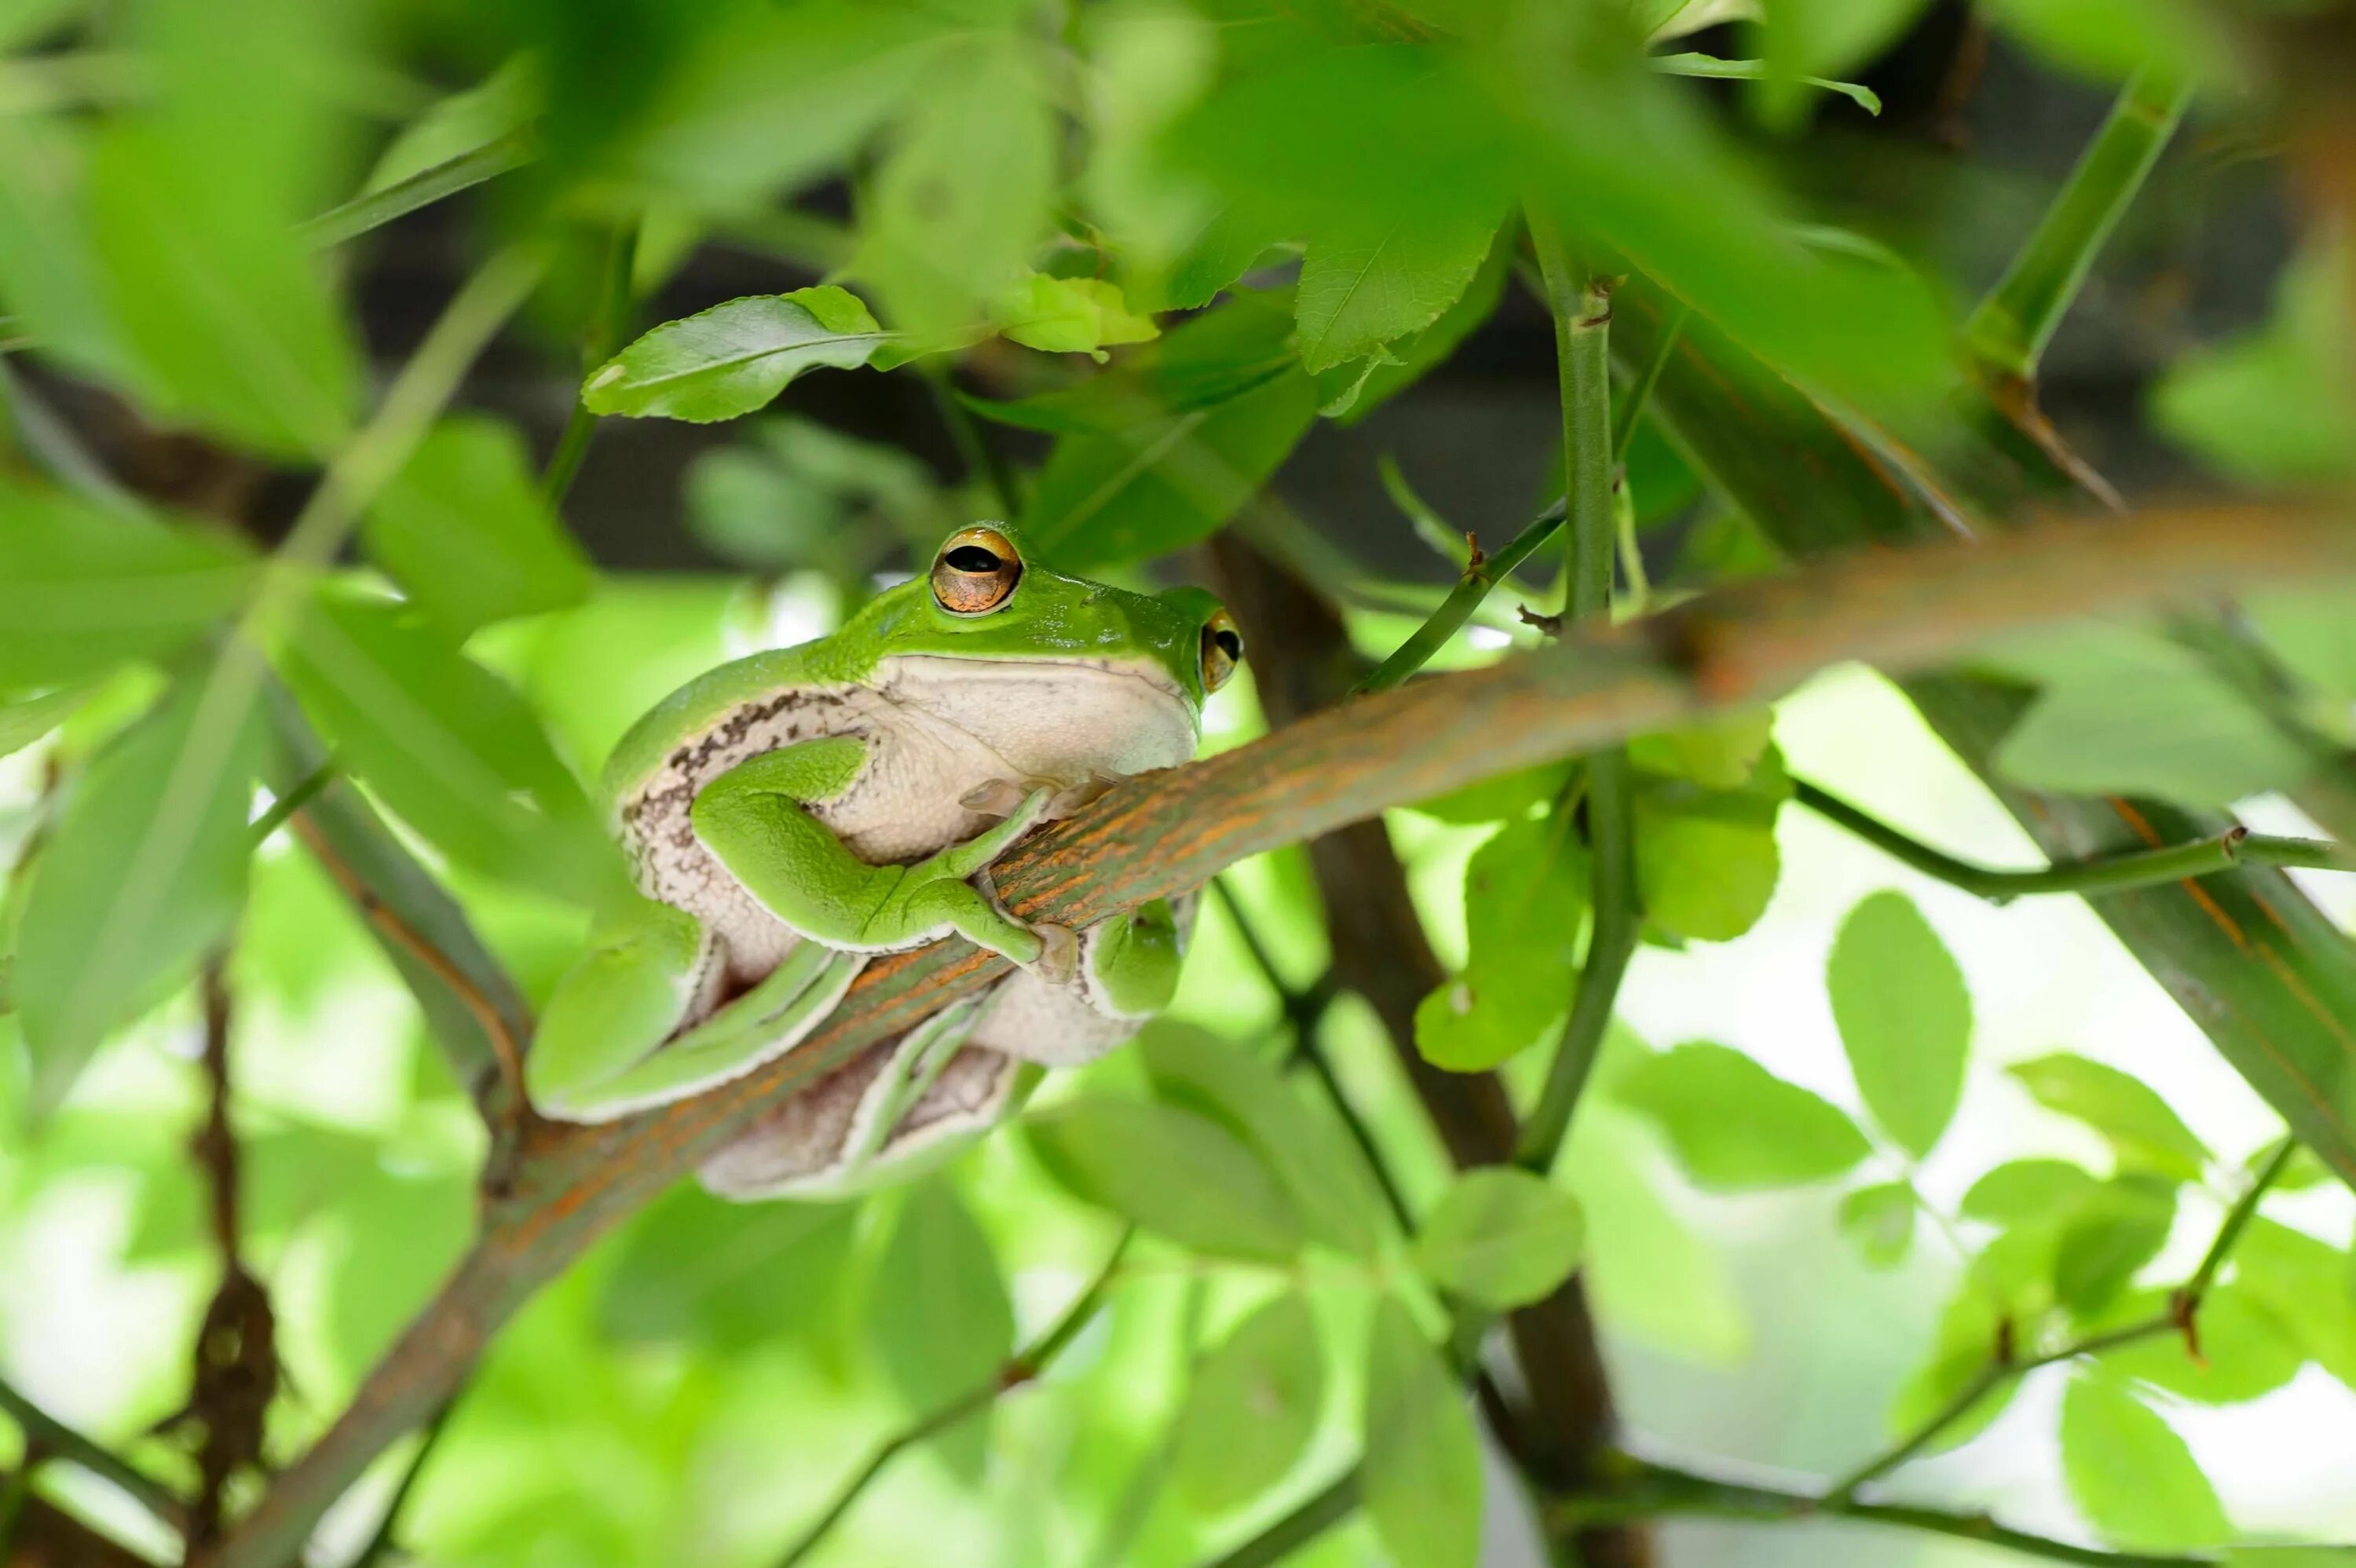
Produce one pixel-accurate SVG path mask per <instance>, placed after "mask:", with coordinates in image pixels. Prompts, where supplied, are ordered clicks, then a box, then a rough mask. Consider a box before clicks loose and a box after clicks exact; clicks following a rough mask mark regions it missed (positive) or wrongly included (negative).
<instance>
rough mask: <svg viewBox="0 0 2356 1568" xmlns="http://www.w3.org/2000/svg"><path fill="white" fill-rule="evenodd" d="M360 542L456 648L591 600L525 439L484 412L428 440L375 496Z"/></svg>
mask: <svg viewBox="0 0 2356 1568" xmlns="http://www.w3.org/2000/svg"><path fill="white" fill-rule="evenodd" d="M363 537H364V538H365V539H367V541H368V547H369V553H370V554H371V555H373V556H374V557H375V558H376V560H377V563H378V564H379V565H380V566H382V567H383V568H384V569H385V571H388V572H390V573H391V575H392V577H393V579H394V581H398V582H399V583H400V584H401V586H402V592H404V593H405V594H407V596H408V597H409V599H410V601H411V602H412V603H414V604H416V605H417V606H418V607H419V609H420V610H422V611H423V613H425V614H426V616H427V617H428V618H430V619H431V620H432V621H433V622H434V624H435V625H436V626H437V627H438V628H439V629H441V630H442V631H443V632H444V634H446V635H448V636H450V637H451V639H452V640H453V641H463V640H464V639H465V638H466V635H467V634H469V633H471V632H473V631H474V630H475V629H476V628H477V627H479V626H483V625H487V624H489V623H491V622H493V621H503V620H507V619H509V618H511V617H513V616H518V615H534V614H539V613H542V612H544V611H549V610H556V609H562V607H564V606H565V605H568V604H576V603H580V602H581V600H582V599H583V598H584V597H585V596H586V595H587V593H588V592H589V581H590V577H589V563H588V561H587V560H585V559H584V557H583V556H582V554H581V550H580V548H579V547H578V546H576V545H575V544H573V540H572V539H570V538H569V537H568V536H567V535H566V534H565V533H564V531H563V528H562V526H561V525H560V524H559V523H558V522H557V520H556V514H555V512H554V510H553V509H552V507H550V506H549V505H548V503H547V501H546V500H545V499H544V498H542V496H541V493H540V485H539V482H538V480H537V479H536V478H535V477H534V475H533V474H532V470H531V463H530V453H527V452H526V450H525V448H524V444H523V438H522V436H521V435H519V433H518V432H516V430H515V428H514V427H513V426H511V425H509V424H507V423H505V422H503V421H498V420H493V419H489V418H486V417H484V416H482V415H479V414H457V415H453V416H451V417H449V418H447V419H444V421H442V422H441V423H440V424H437V425H436V426H434V429H433V430H431V431H430V432H427V433H426V436H425V438H424V440H423V441H422V442H420V443H418V446H417V450H416V451H415V452H414V453H412V454H411V456H410V459H409V461H408V463H406V464H403V465H402V470H401V472H400V473H399V474H398V475H395V476H394V477H393V479H392V480H391V483H390V484H388V485H386V486H385V488H384V492H383V494H382V495H380V496H378V497H377V502H376V506H375V507H373V508H372V509H371V510H370V512H369V519H368V523H367V526H366V528H365V530H364V536H363Z"/></svg>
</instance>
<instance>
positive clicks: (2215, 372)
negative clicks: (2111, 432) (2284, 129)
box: [2151, 240, 2356, 485]
mask: <svg viewBox="0 0 2356 1568" xmlns="http://www.w3.org/2000/svg"><path fill="white" fill-rule="evenodd" d="M2349 258H2350V247H2349V245H2348V244H2347V243H2346V242H2345V241H2344V240H2343V241H2340V242H2337V243H2324V244H2318V245H2311V246H2310V247H2309V248H2308V250H2306V251H2302V252H2301V253H2300V254H2299V255H2298V256H2297V257H2296V258H2295V259H2294V260H2293V261H2292V262H2291V263H2290V265H2289V266H2288V267H2287V268H2286V269H2285V271H2284V272H2283V275H2282V280H2281V283H2279V285H2278V286H2277V288H2276V301H2275V314H2274V317H2273V319H2272V320H2271V321H2269V322H2268V323H2267V324H2266V325H2265V326H2264V327H2263V328H2261V329H2260V330H2259V331H2257V332H2255V333H2253V334H2250V335H2248V336H2243V337H2239V338H2235V339H2233V340H2231V341H2229V342H2227V343H2224V344H2222V345H2221V346H2218V347H2211V348H2206V349H2197V350H2195V351H2194V352H2192V353H2190V354H2188V355H2186V356H2184V357H2182V358H2180V359H2179V360H2178V361H2177V362H2176V363H2175V364H2174V365H2173V366H2171V367H2170V368H2169V371H2168V373H2167V375H2166V376H2165V377H2164V378H2163V379H2161V381H2160V383H2159V386H2158V389H2156V390H2155V391H2154V392H2153V394H2152V408H2151V412H2152V421H2153V422H2154V423H2155V424H2157V425H2158V427H2159V428H2160V430H2161V431H2162V432H2164V433H2166V434H2167V435H2168V437H2169V439H2170V440H2172V441H2174V442H2175V443H2177V444H2178V445H2179V446H2182V447H2185V448H2186V449H2188V450H2190V452H2192V453H2194V454H2195V455H2197V456H2199V457H2200V458H2201V461H2202V462H2204V463H2207V464H2209V465H2210V466H2211V467H2212V468H2214V469H2216V470H2217V471H2218V472H2219V473H2221V474H2223V475H2227V476H2228V477H2231V478H2234V479H2239V480H2242V481H2244V482H2245V483H2250V484H2257V485H2283V484H2293V485H2296V484H2313V483H2319V482H2327V481H2329V480H2334V479H2340V478H2344V477H2346V476H2347V475H2349V474H2350V473H2351V468H2356V455H2351V454H2356V377H2351V373H2350V370H2349V368H2348V363H2347V359H2346V357H2344V356H2343V355H2340V354H2339V353H2337V352H2335V351H2334V349H2333V345H2335V344H2340V343H2344V342H2346V341H2347V337H2348V323H2349V320H2350V312H2349V306H2348V303H2347V302H2348V285H2349V273H2350V270H2351V261H2350V259H2349Z"/></svg>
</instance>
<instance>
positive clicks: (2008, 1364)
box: [1823, 1137, 2297, 1509]
mask: <svg viewBox="0 0 2356 1568" xmlns="http://www.w3.org/2000/svg"><path fill="white" fill-rule="evenodd" d="M2296 1147H2297V1140H2296V1139H2293V1138H2287V1137H2286V1138H2285V1139H2283V1141H2282V1142H2281V1144H2280V1145H2278V1146H2277V1147H2276V1149H2275V1151H2274V1152H2273V1154H2272V1155H2270V1156H2269V1157H2267V1160H2266V1162H2265V1165H2264V1166H2262V1167H2260V1168H2259V1170H2258V1172H2257V1174H2256V1175H2255V1176H2254V1177H2252V1178H2251V1179H2250V1185H2249V1186H2248V1187H2247V1188H2246V1189H2244V1191H2243V1193H2242V1195H2241V1197H2240V1198H2238V1199H2236V1200H2234V1202H2233V1207H2232V1208H2231V1209H2229V1210H2227V1211H2225V1218H2224V1219H2223V1220H2222V1221H2221V1222H2220V1223H2219V1224H2218V1227H2217V1233H2216V1235H2215V1236H2214V1237H2213V1238H2212V1239H2211V1241H2210V1243H2209V1250H2208V1251H2207V1252H2206V1253H2203V1254H2202V1255H2201V1263H2200V1265H2199V1266H2198V1267H2197V1268H2195V1269H2194V1270H2193V1271H2192V1273H2191V1274H2190V1275H2188V1276H2187V1277H2186V1279H2185V1282H2184V1284H2183V1285H2180V1286H2179V1287H2178V1288H2177V1289H2176V1290H2175V1291H2174V1292H2173V1293H2172V1294H2171V1295H2170V1296H2169V1305H2168V1309H2167V1310H2166V1311H2164V1312H2161V1313H2158V1315H2156V1316H2154V1317H2147V1318H2144V1319H2142V1320H2140V1321H2137V1322H2135V1323H2130V1324H2127V1325H2126V1326H2125V1327H2123V1328H2109V1329H2105V1330H2104V1331H2103V1332H2102V1333H2099V1334H2090V1335H2086V1336H2084V1337H2083V1338H2081V1339H2072V1341H2070V1342H2069V1343H2068V1344H2066V1345H2062V1346H2060V1347H2059V1348H2057V1349H2051V1350H2048V1351H2045V1352H2043V1353H2042V1354H2040V1355H2035V1356H2030V1357H2029V1358H2027V1359H2025V1360H2023V1359H2019V1358H2016V1357H2014V1356H2012V1355H2010V1354H2008V1353H2006V1352H2005V1349H2004V1347H2003V1346H2002V1345H2001V1344H2000V1345H1999V1347H1998V1353H1997V1355H1995V1356H1993V1357H1991V1358H1990V1359H1989V1361H1988V1364H1987V1366H1985V1367H1983V1368H1982V1369H1980V1371H1979V1373H1978V1375H1976V1377H1974V1378H1973V1380H1972V1381H1970V1382H1968V1383H1966V1384H1965V1385H1964V1387H1963V1388H1962V1389H1961V1390H1960V1391H1958V1392H1956V1394H1955V1396H1954V1398H1953V1399H1951V1400H1949V1401H1948V1402H1947V1403H1946V1404H1945V1405H1944V1406H1943V1407H1941V1408H1940V1409H1939V1410H1938V1411H1937V1412H1936V1413H1934V1414H1933V1415H1932V1417H1931V1418H1930V1419H1929V1420H1928V1421H1925V1422H1924V1423H1923V1424H1922V1425H1921V1426H1918V1427H1916V1428H1915V1429H1914V1430H1913V1431H1912V1433H1909V1434H1908V1435H1906V1436H1905V1437H1903V1438H1901V1440H1900V1441H1899V1442H1898V1443H1897V1444H1896V1445H1893V1446H1891V1447H1890V1448H1889V1449H1887V1450H1885V1451H1884V1452H1882V1453H1880V1454H1878V1455H1876V1456H1874V1457H1872V1458H1871V1459H1869V1460H1867V1461H1866V1462H1865V1463H1864V1464H1862V1465H1860V1466H1858V1467H1857V1468H1856V1469H1854V1470H1852V1471H1850V1472H1849V1473H1848V1474H1847V1475H1846V1476H1843V1477H1841V1478H1840V1479H1838V1480H1837V1481H1835V1482H1834V1483H1833V1484H1832V1485H1831V1486H1830V1487H1829V1488H1826V1492H1825V1498H1824V1503H1823V1506H1824V1507H1825V1508H1826V1509H1835V1508H1836V1507H1837V1505H1840V1504H1845V1503H1847V1502H1848V1501H1849V1500H1850V1499H1853V1498H1854V1497H1855V1496H1856V1494H1857V1490H1858V1488H1859V1487H1862V1486H1865V1485H1867V1484H1869V1483H1870V1482H1873V1481H1877V1480H1879V1479H1880V1478H1881V1477H1884V1476H1886V1475H1888V1474H1890V1472H1891V1471H1892V1470H1895V1469H1897V1468H1898V1467H1900V1466H1901V1465H1903V1464H1905V1463H1906V1462H1907V1461H1908V1460H1910V1459H1912V1458H1913V1457H1914V1456H1916V1455H1918V1454H1920V1453H1922V1451H1923V1450H1924V1449H1926V1448H1928V1447H1929V1446H1931V1445H1932V1444H1933V1443H1935V1442H1937V1441H1938V1439H1939V1437H1940V1435H1942V1434H1943V1433H1944V1432H1946V1431H1947V1430H1948V1429H1950V1428H1951V1427H1953V1426H1954V1424H1955V1423H1957V1422H1959V1421H1961V1420H1962V1419H1963V1418H1964V1417H1965V1416H1966V1415H1968V1414H1970V1413H1971V1412H1972V1410H1973V1408H1974V1407H1975V1406H1976V1405H1977V1404H1978V1403H1980V1401H1981V1400H1982V1399H1985V1398H1986V1397H1987V1395H1988V1394H1990V1393H1992V1392H1995V1391H1996V1390H1997V1389H1998V1388H2001V1387H2003V1386H2004V1385H2005V1384H2007V1383H2009V1382H2012V1381H2016V1380H2018V1379H2020V1378H2024V1377H2027V1376H2028V1375H2029V1373H2031V1372H2033V1371H2038V1370H2039V1369H2040V1368H2042V1367H2050V1366H2052V1365H2053V1364H2054V1363H2056V1362H2058V1361H2068V1360H2076V1359H2077V1358H2079V1357H2081V1356H2098V1355H2100V1354H2102V1353H2103V1352H2104V1351H2105V1350H2115V1349H2119V1348H2120V1347H2121V1346H2125V1345H2133V1344H2137V1343H2139V1342H2141V1341H2143V1340H2145V1339H2155V1338H2157V1337H2158V1336H2159V1335H2162V1334H2167V1333H2169V1332H2176V1333H2181V1334H2183V1335H2184V1336H2186V1338H2187V1339H2191V1338H2192V1337H2193V1336H2194V1335H2195V1333H2196V1332H2197V1329H2196V1327H2195V1325H2196V1324H2197V1322H2198V1317H2199V1314H2200V1310H2201V1301H2202V1300H2203V1298H2204V1297H2206V1296H2207V1295H2208V1292H2209V1286H2210V1285H2211V1282H2212V1281H2214V1280H2215V1279H2216V1277H2217V1271H2218V1270H2219V1269H2220V1268H2222V1267H2223V1266H2224V1263H2225V1259H2226V1257H2227V1255H2228V1254H2230V1253H2232V1251H2233V1243H2235V1242H2237V1241H2239V1240H2240V1239H2241V1235H2242V1232H2243V1231H2244V1228H2246V1227H2247V1226H2248V1224H2249V1222H2250V1218H2251V1216H2252V1215H2254V1214H2255V1213H2256V1212H2257V1208H2258V1200H2260V1199H2261V1198H2264V1197H2265V1195H2266V1190H2267V1189H2269V1188H2271V1187H2272V1186H2273V1185H2274V1184H2275V1181H2276V1179H2277V1178H2278V1177H2280V1176H2281V1175H2282V1172H2283V1168H2284V1167H2285V1166H2286V1165H2287V1164H2288V1163H2289V1162H2290V1157H2291V1153H2292V1151H2293V1150H2294V1149H2295V1148H2296Z"/></svg>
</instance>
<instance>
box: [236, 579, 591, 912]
mask: <svg viewBox="0 0 2356 1568" xmlns="http://www.w3.org/2000/svg"><path fill="white" fill-rule="evenodd" d="M280 668H281V670H282V672H283V673H284V676H285V677H286V681H287V684H288V685H289V686H291V687H293V688H295V695H296V696H297V697H299V698H300V699H302V701H303V706H304V708H305V709H306V710H308V712H309V713H310V715H311V717H312V719H313V720H314V721H315V722H316V723H317V724H318V726H319V727H320V729H321V730H323V731H326V732H327V735H328V736H329V738H330V739H331V740H332V741H334V742H335V746H336V752H337V761H338V763H339V764H341V765H342V767H343V768H344V769H345V770H346V771H347V772H348V773H351V774H352V775H353V776H354V777H356V778H358V779H359V780H360V781H361V782H362V783H364V784H367V785H368V786H369V789H371V790H372V791H374V792H375V793H376V794H377V795H378V796H379V797H380V798H381V799H382V800H383V802H384V804H385V805H388V806H390V807H391V809H392V810H393V811H394V812H395V813H396V814H398V815H399V816H401V817H402V820H403V821H405V822H407V823H408V824H409V826H410V827H413V828H415V829H416V830H417V831H418V833H420V834H421V835H423V837H425V838H426V839H427V840H429V841H430V842H432V843H433V844H434V846H435V847H436V848H440V849H441V850H442V851H443V852H444V853H445V854H447V855H449V856H450V857H452V858H453V859H456V860H459V861H462V862H464V863H465V864H466V865H468V866H470V867H473V868H474V869H477V870H478V871H480V872H482V873H483V874H484V875H486V876H490V877H497V878H499V879H501V880H508V881H512V882H517V883H519V884H521V885H524V886H529V887H534V888H538V889H540V890H541V891H544V892H547V893H549V894H551V895H552V896H553V897H556V898H559V899H564V900H567V901H573V902H576V903H584V904H588V905H591V906H593V907H603V906H605V904H606V903H607V902H608V901H611V900H615V899H616V898H618V897H620V896H621V892H622V890H623V889H624V888H625V886H626V880H625V876H624V873H623V871H622V869H621V863H620V857H619V855H618V854H617V853H616V850H615V849H614V847H613V845H612V843H611V841H610V840H609V839H607V837H605V833H604V831H603V830H602V829H601V828H600V827H599V826H598V824H597V822H596V819H595V817H594V815H593V814H592V813H591V811H590V808H589V805H588V802H587V800H586V799H585V798H584V795H582V793H581V786H580V784H578V783H577V782H576V781H575V780H574V779H573V775H572V773H569V772H567V771H566V769H565V766H564V764H563V763H562V762H560V761H559V760H558V759H557V756H556V753H555V752H553V751H552V750H551V749H550V746H549V743H548V737H547V735H546V734H545V732H544V731H542V730H541V725H540V720H539V719H538V717H537V716H536V715H534V714H533V712H532V711H531V709H530V708H529V707H528V706H526V705H525V703H524V702H523V700H522V699H520V698H519V697H517V695H516V694H515V692H514V691H513V690H512V689H510V688H509V687H508V686H507V685H506V684H505V683H504V682H502V681H501V680H499V679H498V677H496V676H494V675H492V674H491V673H490V672H489V671H488V670H487V669H485V668H483V667H481V666H480V665H478V664H476V663H474V662H473V661H472V660H470V659H468V658H466V656H464V655H462V654H460V653H458V652H457V651H456V650H455V649H454V648H452V647H450V646H449V645H447V644H446V643H444V642H443V641H442V640H441V639H439V638H437V637H434V636H432V635H428V634H427V633H425V632H423V631H421V630H419V629H418V628H417V627H416V626H415V625H414V624H412V623H411V622H410V621H408V620H406V619H405V618H403V616H402V614H401V613H399V611H398V610H396V609H395V608H394V607H392V606H391V605H388V604H384V603H370V602H368V601H364V600H359V599H356V598H350V597H346V596H344V595H341V594H337V593H334V592H321V593H318V594H316V595H315V596H314V597H313V598H312V600H311V601H310V603H308V604H307V605H306V606H305V612H304V613H303V614H302V615H301V616H300V617H299V618H298V619H297V621H296V623H295V628H294V631H293V635H291V636H290V637H289V638H288V640H287V643H286V645H285V646H284V648H283V649H282V650H281V652H280Z"/></svg>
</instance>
